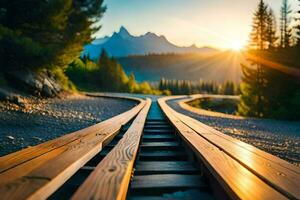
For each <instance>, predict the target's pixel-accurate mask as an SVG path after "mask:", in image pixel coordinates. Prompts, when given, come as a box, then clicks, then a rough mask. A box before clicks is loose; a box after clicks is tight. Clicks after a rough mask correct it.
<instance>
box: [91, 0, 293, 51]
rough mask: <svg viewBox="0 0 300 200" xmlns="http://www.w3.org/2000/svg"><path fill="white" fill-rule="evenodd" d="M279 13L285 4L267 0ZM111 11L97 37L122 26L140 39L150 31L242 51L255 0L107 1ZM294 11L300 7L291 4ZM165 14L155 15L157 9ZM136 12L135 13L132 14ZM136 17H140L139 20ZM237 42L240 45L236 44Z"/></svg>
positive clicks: (180, 42) (175, 39)
mask: <svg viewBox="0 0 300 200" xmlns="http://www.w3.org/2000/svg"><path fill="white" fill-rule="evenodd" d="M266 2H267V3H268V4H270V6H272V8H273V9H274V12H275V13H277V12H279V10H280V5H281V1H279V0H278V1H276V0H266ZM105 3H106V4H107V12H106V13H105V15H104V17H103V19H102V23H101V25H102V28H101V30H100V31H99V32H98V33H97V34H95V37H103V36H106V35H108V36H110V35H112V33H113V32H114V31H118V30H119V28H120V27H121V26H124V27H126V28H127V29H128V30H129V31H130V33H132V34H133V35H136V36H139V35H142V34H145V33H147V32H149V31H150V32H153V33H156V34H157V35H164V36H165V37H166V38H168V40H169V41H170V42H172V43H173V44H175V45H179V46H190V45H193V44H196V45H197V46H198V47H201V46H211V47H216V48H220V49H233V50H240V49H241V48H242V46H244V45H245V44H247V42H248V37H249V33H250V31H251V23H252V13H253V11H254V10H255V8H256V6H257V1H253V0H244V1H236V0H211V1H207V0H190V1H188V3H187V2H185V1H181V0H162V1H139V0H131V1H121V0H106V1H105ZM291 6H292V8H294V7H296V6H297V2H296V1H291ZM157 8H159V10H161V11H162V12H159V11H157V12H153V11H154V10H157ZM132 11H134V12H132ZM136 16H139V17H138V18H137V17H136ZM232 41H237V42H232Z"/></svg>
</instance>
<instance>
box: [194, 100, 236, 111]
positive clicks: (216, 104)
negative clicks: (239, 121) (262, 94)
mask: <svg viewBox="0 0 300 200" xmlns="http://www.w3.org/2000/svg"><path fill="white" fill-rule="evenodd" d="M238 102H239V101H238V100H237V99H219V98H218V99H215V98H210V97H208V98H201V99H197V100H194V101H192V102H189V105H191V106H193V107H196V108H202V109H205V110H211V111H216V112H222V113H226V114H236V113H237V107H238Z"/></svg>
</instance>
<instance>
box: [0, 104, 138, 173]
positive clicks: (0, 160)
mask: <svg viewBox="0 0 300 200" xmlns="http://www.w3.org/2000/svg"><path fill="white" fill-rule="evenodd" d="M129 99H131V100H134V101H138V102H140V103H139V105H138V106H136V107H134V108H132V109H131V110H129V111H127V112H124V113H122V114H120V115H118V116H115V117H113V118H110V119H108V120H106V121H103V122H101V123H98V124H96V125H93V126H90V127H88V128H85V129H82V130H79V131H76V132H73V133H70V134H67V135H64V136H62V137H59V138H56V139H53V140H50V141H48V142H45V143H42V144H39V145H36V146H33V147H29V148H26V149H23V150H20V151H17V152H14V153H11V154H9V155H6V156H3V157H0V173H2V172H4V171H6V170H8V169H11V168H13V167H15V166H17V165H19V164H22V163H25V162H27V161H29V160H32V159H34V158H36V157H38V156H40V155H43V154H45V153H48V152H50V151H52V150H54V149H56V148H59V147H62V146H64V145H66V144H67V143H70V142H72V141H75V140H77V139H80V138H81V137H84V136H86V135H89V134H91V133H95V132H96V131H99V132H101V131H102V129H103V128H105V127H107V126H110V125H111V124H112V123H120V124H119V125H123V124H125V123H126V120H125V121H124V119H126V116H127V117H129V116H132V114H134V115H135V114H136V113H137V112H138V111H139V110H140V109H141V106H142V105H141V100H140V99H136V98H129ZM121 119H123V120H121Z"/></svg>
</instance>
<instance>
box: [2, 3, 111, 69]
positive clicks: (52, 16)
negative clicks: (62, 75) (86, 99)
mask: <svg viewBox="0 0 300 200" xmlns="http://www.w3.org/2000/svg"><path fill="white" fill-rule="evenodd" d="M102 4H103V0H95V1H91V0H55V1H45V0H43V1H42V0H30V1H28V0H27V1H11V0H1V1H0V65H2V66H5V69H4V70H6V71H9V70H13V69H27V68H34V69H38V68H51V67H53V66H55V67H60V68H62V67H64V66H66V65H67V64H69V63H71V62H72V61H73V60H74V59H75V58H76V57H78V56H79V55H80V53H81V51H82V48H83V45H84V44H85V43H89V42H91V35H92V34H93V33H94V32H95V31H97V30H99V28H100V26H96V24H95V23H96V22H98V21H99V19H100V18H101V16H102V14H103V12H104V11H105V8H104V7H103V6H102Z"/></svg>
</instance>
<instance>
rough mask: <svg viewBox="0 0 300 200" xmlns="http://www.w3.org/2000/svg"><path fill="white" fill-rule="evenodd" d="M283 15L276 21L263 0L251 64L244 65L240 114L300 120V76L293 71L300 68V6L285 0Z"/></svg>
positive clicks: (251, 47) (256, 17)
mask: <svg viewBox="0 0 300 200" xmlns="http://www.w3.org/2000/svg"><path fill="white" fill-rule="evenodd" d="M299 4H300V1H299ZM299 6H300V5H299ZM295 13H297V14H295ZM279 18H280V23H276V16H275V15H274V12H273V10H272V9H271V8H270V7H269V6H268V5H267V4H266V3H265V2H264V1H263V0H260V2H259V5H258V7H257V10H256V11H255V13H254V18H253V26H252V32H251V35H250V45H249V50H248V52H247V54H248V55H247V57H248V60H249V61H250V63H251V64H245V63H243V64H242V68H243V83H242V85H241V93H242V94H241V102H240V104H239V108H238V111H239V114H240V115H244V116H254V117H264V118H275V119H289V120H299V119H300V81H299V80H300V78H299V75H298V76H296V74H295V73H293V72H292V68H294V69H295V70H297V69H298V73H299V70H300V59H299V55H300V9H299V11H297V12H293V11H292V10H291V9H290V5H289V2H288V0H283V1H282V7H281V10H280V17H279ZM276 24H280V26H279V27H278V26H277V25H276ZM277 30H279V32H278V31H277ZM266 61H267V62H266ZM279 65H280V66H284V67H285V68H284V69H282V68H280V67H278V66H279Z"/></svg>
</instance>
